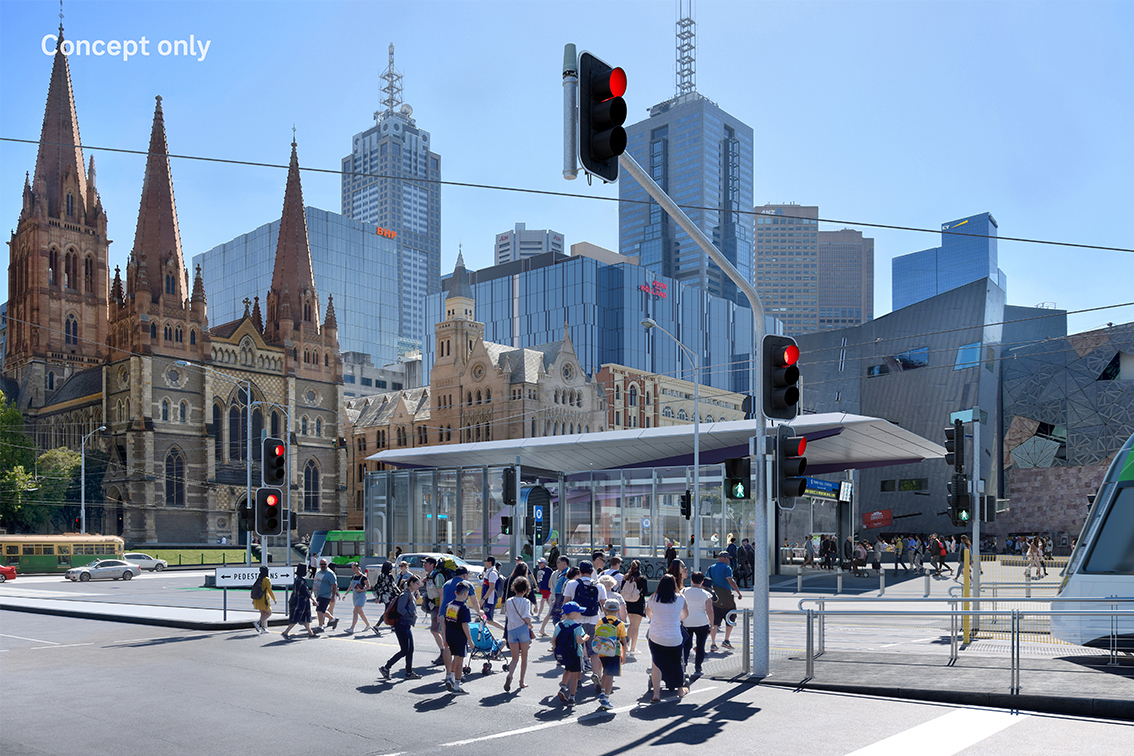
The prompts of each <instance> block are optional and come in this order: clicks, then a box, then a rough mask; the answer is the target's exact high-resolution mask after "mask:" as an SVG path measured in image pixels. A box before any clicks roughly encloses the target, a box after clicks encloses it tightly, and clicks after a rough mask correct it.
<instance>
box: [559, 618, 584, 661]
mask: <svg viewBox="0 0 1134 756" xmlns="http://www.w3.org/2000/svg"><path fill="white" fill-rule="evenodd" d="M578 626H579V625H577V624H572V625H571V626H570V627H568V626H567V625H566V624H563V625H560V626H559V634H558V635H556V636H555V649H554V651H555V661H556V663H557V664H560V665H562V666H564V667H566V666H568V665H569V664H571V663H573V662H576V661H578V659H579V647H578V645H576V643H575V628H576V627H578Z"/></svg>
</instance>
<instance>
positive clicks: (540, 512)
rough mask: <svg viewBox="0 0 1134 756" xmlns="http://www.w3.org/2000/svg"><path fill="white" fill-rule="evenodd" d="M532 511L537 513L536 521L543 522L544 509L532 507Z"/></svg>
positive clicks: (535, 515)
mask: <svg viewBox="0 0 1134 756" xmlns="http://www.w3.org/2000/svg"><path fill="white" fill-rule="evenodd" d="M532 511H533V512H534V513H535V514H534V517H535V521H536V522H543V507H532Z"/></svg>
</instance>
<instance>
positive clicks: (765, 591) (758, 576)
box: [618, 152, 776, 677]
mask: <svg viewBox="0 0 1134 756" xmlns="http://www.w3.org/2000/svg"><path fill="white" fill-rule="evenodd" d="M618 164H619V166H621V167H622V168H623V169H624V170H625V171H626V172H627V173H629V174H630V175H631V176H632V177H633V178H634V180H635V181H637V182H638V184H639V185H640V186H641V187H642V188H643V189H645V190H646V193H647V194H649V195H650V197H652V198H653V199H654V201H655V202H657V203H658V205H660V206H661V208H662V209H663V210H665V212H666V213H667V214H668V215H669V217H671V218H673V220H674V221H676V223H677V225H679V226H680V227H681V229H682V230H683V231H684V232H685V233H687V234H688V235H689V238H691V239H692V240H693V241H695V242H697V246H698V247H700V248H701V250H702V251H703V252H704V253H705V254H706V255H708V256H709V259H710V260H712V261H713V262H714V263H716V264H717V267H719V268H720V269H721V270H722V271H723V272H724V274H725V275H727V276H728V277H729V279H730V280H731V281H732V282H733V283H735V284H736V287H737V288H738V289H740V290H741V291H742V292H744V296H745V297H747V298H748V303H749V305H750V306H751V308H752V319H753V326H752V338H753V346H752V358H753V362H752V365H753V369H752V370H750V371H749V372H750V375H751V376H752V386H751V389H752V395H753V396H754V397H761V396H763V395H764V387H763V385H761V384H762V383H763V380H764V376H763V374H762V373H763V371H762V370H759V369H756V368H755V366H756V365H762V364H763V359H762V355H760V354H758V352H759V350H761V349H763V343H764V335H765V327H764V305H763V303H762V302H761V301H760V295H759V294H757V293H756V289H754V288H753V287H752V284H751V282H749V281H748V280H747V279H745V278H744V276H742V275H740V271H738V270H737V269H736V268H735V267H733V265H732V263H730V262H729V261H728V259H727V258H726V257H725V256H724V255H723V254H721V251H720V250H719V249H717V248H716V247H715V246H713V242H712V240H711V239H709V237H708V236H706V235H705V233H704V232H703V231H701V229H700V228H698V227H697V225H696V224H695V223H693V221H691V220H689V216H687V215H686V214H685V213H684V211H682V209H681V208H680V207H678V206H677V203H676V202H674V201H673V200H672V199H670V197H669V195H668V194H666V193H665V191H664V190H663V189H662V188H661V187H660V186H658V185H657V182H655V181H654V180H653V178H651V177H650V175H649V174H648V173H646V172H645V171H644V170H643V169H642V166H640V165H638V161H637V160H635V159H634V158H633V157H631V156H630V154H629V153H628V152H623V153H622V154H621V155H619V156H618ZM757 419H758V420H759V422H758V423H757V424H756V435H755V436H754V437H753V438H754V440H753V442H752V448H753V449H755V450H756V451H758V452H759V451H762V450H763V449H764V429H765V425H767V421H766V419H765V417H764V408H763V406H760V407H759V410H758V413H757ZM756 478H757V484H756V490H755V491H753V497H752V498H753V502H755V505H756V506H759V504H760V503H763V504H764V516H763V517H760V516H755V517H753V518H752V519H753V522H754V523H755V531H754V533H753V540H754V541H755V544H754V546H755V549H756V557H755V564H754V565H753V582H752V585H753V590H752V622H753V626H754V629H755V631H756V632H755V642H754V643H753V644H752V675H753V677H767V676H768V664H769V636H768V610H769V586H768V573H769V565H771V564H772V550H773V549H774V548H775V544H773V543H771V542H770V540H769V538H768V531H769V529H770V528H771V524H772V522H774V520H773V519H772V518H774V517H775V516H776V510H775V507H774V506H773V505H772V504H771V502H770V497H769V496H768V495H767V483H766V481H765V478H764V476H762V475H759V476H756ZM697 493H698V498H699V494H700V492H697ZM696 545H697V546H698V547H700V544H696Z"/></svg>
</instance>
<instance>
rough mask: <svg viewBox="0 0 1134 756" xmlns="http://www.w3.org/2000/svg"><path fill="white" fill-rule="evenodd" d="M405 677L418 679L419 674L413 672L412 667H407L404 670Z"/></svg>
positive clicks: (419, 677)
mask: <svg viewBox="0 0 1134 756" xmlns="http://www.w3.org/2000/svg"><path fill="white" fill-rule="evenodd" d="M406 679H407V680H420V679H421V675H419V674H418V673H416V672H414V671H413V670H412V669H408V670H406Z"/></svg>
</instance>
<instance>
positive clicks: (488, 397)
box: [484, 389, 492, 404]
mask: <svg viewBox="0 0 1134 756" xmlns="http://www.w3.org/2000/svg"><path fill="white" fill-rule="evenodd" d="M491 401H492V389H485V390H484V403H485V404H488V403H490V402H491Z"/></svg>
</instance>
